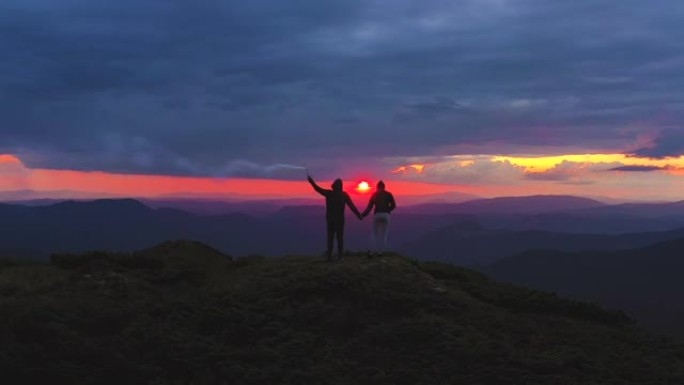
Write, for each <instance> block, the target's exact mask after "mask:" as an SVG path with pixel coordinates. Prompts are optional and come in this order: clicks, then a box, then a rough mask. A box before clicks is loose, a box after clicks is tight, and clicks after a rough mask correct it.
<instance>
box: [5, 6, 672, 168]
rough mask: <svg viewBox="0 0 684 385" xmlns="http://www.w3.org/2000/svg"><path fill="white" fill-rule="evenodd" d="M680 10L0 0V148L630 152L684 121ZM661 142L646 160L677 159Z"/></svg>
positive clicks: (158, 152)
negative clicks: (643, 137)
mask: <svg viewBox="0 0 684 385" xmlns="http://www.w3.org/2000/svg"><path fill="white" fill-rule="evenodd" d="M682 16H684V5H683V4H682V3H681V2H679V1H675V0H665V1H663V2H661V3H660V6H658V7H654V6H651V5H649V4H648V3H645V2H641V1H635V0H612V1H602V2H596V1H593V0H578V1H572V2H550V1H542V0H470V1H463V2H452V1H446V0H427V1H422V2H413V1H407V0H393V1H389V0H384V1H377V0H376V1H361V0H344V1H343V0H332V1H325V2H316V1H307V0H289V1H279V0H255V1H248V2H245V1H215V0H201V1H188V0H185V1H183V0H164V1H162V0H136V1H133V0H117V1H114V0H93V1H87V2H84V1H76V0H64V1H59V2H55V1H50V0H21V1H20V0H5V1H3V2H2V4H1V5H0V52H2V53H3V60H2V61H0V116H2V118H0V119H1V120H0V134H2V141H0V152H6V153H15V154H18V155H22V156H23V158H24V159H25V161H26V162H27V164H28V165H29V166H33V167H56V168H60V167H68V168H74V169H103V170H109V171H119V172H146V173H147V172H149V173H170V174H201V175H219V174H221V175H223V174H230V173H231V172H234V174H235V175H241V176H244V175H254V176H272V177H280V175H275V174H273V175H272V173H269V172H264V171H263V170H264V169H265V168H268V167H269V165H273V164H278V163H293V164H312V165H313V166H312V167H313V168H314V169H316V168H317V169H318V170H319V171H320V172H321V173H323V172H326V173H331V172H333V171H334V172H343V171H344V170H345V169H348V168H349V167H350V166H349V165H348V162H349V159H354V162H357V163H355V164H367V163H369V162H372V161H373V160H374V159H377V158H379V157H382V156H430V155H444V154H456V153H459V152H465V151H467V149H468V148H469V146H473V145H477V146H478V148H479V149H480V150H481V151H485V152H490V153H497V154H500V153H507V152H514V151H516V150H517V149H519V148H525V149H526V150H528V151H529V149H530V148H536V149H538V150H537V151H538V152H540V153H543V152H545V148H547V146H553V147H554V148H559V147H568V148H583V149H585V150H587V151H591V150H593V149H596V150H606V149H614V150H616V151H624V150H625V148H627V147H629V146H630V145H632V144H633V143H634V142H635V141H636V138H637V137H638V136H639V135H640V134H643V133H644V132H652V131H653V130H658V129H663V127H670V126H671V125H672V124H673V122H677V121H679V120H681V118H682V117H683V116H682V115H683V114H682V112H681V111H682V108H681V107H682V105H684V91H682V90H684V87H683V86H684V77H683V76H682V75H681V71H680V69H681V66H682V65H684V55H682V54H681V52H684V49H683V48H684V46H683V45H684V43H683V42H684V29H683V28H682V27H681V26H680V24H681V23H680V21H681V18H682ZM664 132H666V133H669V131H664ZM668 135H669V137H670V139H667V138H668ZM668 135H664V136H663V137H662V138H663V139H662V140H663V141H662V143H661V142H658V143H656V146H655V147H653V148H648V149H643V150H639V151H637V153H636V154H637V155H645V156H654V157H655V156H666V155H672V154H677V153H682V152H683V151H682V150H683V149H684V140H682V137H681V136H677V135H674V136H673V135H672V134H668ZM264 165H265V166H264ZM252 166H254V167H252ZM231 170H233V171H231ZM250 170H251V171H250Z"/></svg>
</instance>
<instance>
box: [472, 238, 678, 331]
mask: <svg viewBox="0 0 684 385" xmlns="http://www.w3.org/2000/svg"><path fill="white" fill-rule="evenodd" d="M483 270H484V271H485V272H487V273H488V274H490V275H491V276H492V277H494V278H495V279H499V280H502V281H507V282H513V283H516V284H521V285H526V286H530V287H532V288H536V289H540V290H551V291H554V292H557V293H560V294H562V295H565V296H569V297H572V298H577V299H580V300H588V301H595V302H598V303H601V304H603V305H605V306H609V307H611V308H617V309H622V310H624V311H626V312H627V313H628V314H629V315H630V316H631V317H634V318H635V319H637V320H638V321H640V322H641V323H642V324H643V325H644V326H647V327H648V328H650V329H652V330H654V331H656V332H659V333H667V334H670V335H673V336H676V337H679V338H680V339H682V340H684V303H683V302H682V294H683V293H684V279H682V275H683V274H684V238H679V239H675V240H670V241H666V242H661V243H657V244H654V245H651V246H648V247H643V248H638V249H631V250H621V251H585V252H579V253H565V252H560V251H551V250H536V251H528V252H526V253H522V254H519V255H517V256H514V257H511V258H506V259H503V260H501V261H499V262H497V263H494V264H492V265H491V266H489V267H486V268H484V269H483Z"/></svg>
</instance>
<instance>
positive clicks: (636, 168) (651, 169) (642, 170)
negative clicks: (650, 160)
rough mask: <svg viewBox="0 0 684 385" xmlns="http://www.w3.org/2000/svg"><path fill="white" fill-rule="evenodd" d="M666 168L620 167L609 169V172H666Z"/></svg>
mask: <svg viewBox="0 0 684 385" xmlns="http://www.w3.org/2000/svg"><path fill="white" fill-rule="evenodd" d="M667 169H668V167H658V166H620V167H615V168H611V169H610V171H633V172H649V171H662V170H667Z"/></svg>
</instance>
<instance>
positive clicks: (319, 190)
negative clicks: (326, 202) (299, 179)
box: [307, 176, 327, 196]
mask: <svg viewBox="0 0 684 385" xmlns="http://www.w3.org/2000/svg"><path fill="white" fill-rule="evenodd" d="M307 179H308V180H309V183H311V187H313V189H314V190H316V192H317V193H319V194H321V195H323V196H325V195H326V192H327V191H326V190H325V189H324V188H322V187H321V186H319V185H317V184H316V182H314V180H313V178H312V177H311V176H308V177H307Z"/></svg>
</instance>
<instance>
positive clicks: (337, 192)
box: [308, 176, 397, 261]
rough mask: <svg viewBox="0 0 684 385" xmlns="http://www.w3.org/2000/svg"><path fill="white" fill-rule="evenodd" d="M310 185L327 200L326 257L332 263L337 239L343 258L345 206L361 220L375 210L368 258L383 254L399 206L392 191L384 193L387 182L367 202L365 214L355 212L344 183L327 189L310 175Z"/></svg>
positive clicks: (334, 184)
mask: <svg viewBox="0 0 684 385" xmlns="http://www.w3.org/2000/svg"><path fill="white" fill-rule="evenodd" d="M308 179H309V183H311V186H312V187H313V188H314V190H316V192H318V193H319V194H321V195H323V196H324V197H325V219H326V222H327V234H328V238H327V239H328V243H327V246H328V247H327V249H326V256H327V257H328V260H329V261H331V260H332V252H333V243H334V240H335V238H337V258H338V259H340V258H342V256H343V255H344V210H345V206H349V209H351V211H352V212H353V213H354V214H355V215H356V217H357V218H359V220H362V219H363V218H365V217H367V216H368V214H370V212H371V210H373V208H375V210H374V218H373V250H371V251H369V257H370V256H371V255H374V254H376V253H379V254H382V253H383V252H384V251H385V249H386V248H387V231H388V228H389V222H390V213H391V212H392V211H393V210H394V209H395V208H396V207H397V205H396V203H395V201H394V197H393V196H392V194H391V193H390V192H389V191H386V190H385V183H384V182H382V181H380V182H378V185H377V190H376V191H375V192H374V193H373V195H372V196H371V198H370V201H369V202H368V207H366V210H364V212H363V213H360V212H359V210H357V209H356V206H355V205H354V202H352V200H351V198H350V197H349V194H347V193H346V192H345V191H343V190H342V180H341V179H339V178H338V179H335V181H334V182H333V184H332V190H328V189H324V188H322V187H320V186H319V185H317V184H316V182H314V180H313V178H311V176H309V177H308Z"/></svg>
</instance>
